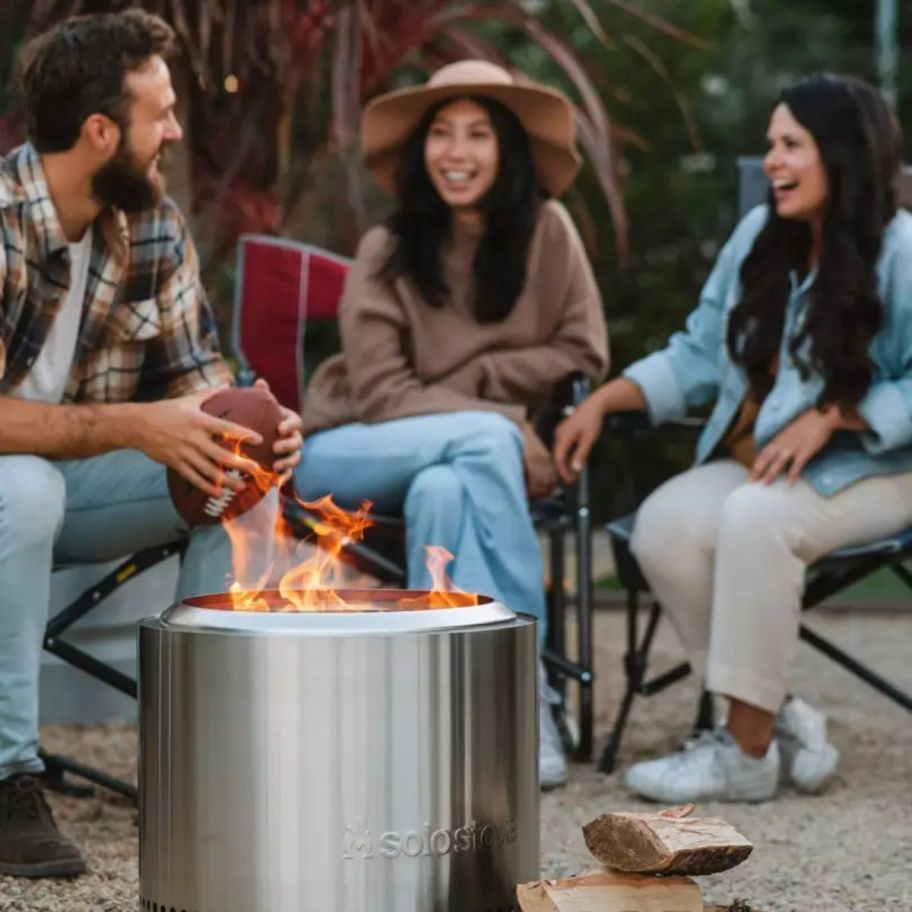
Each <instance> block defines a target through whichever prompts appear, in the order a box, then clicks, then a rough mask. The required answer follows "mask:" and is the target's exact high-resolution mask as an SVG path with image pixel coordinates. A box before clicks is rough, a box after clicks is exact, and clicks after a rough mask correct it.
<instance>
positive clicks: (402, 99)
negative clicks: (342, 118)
mask: <svg viewBox="0 0 912 912" xmlns="http://www.w3.org/2000/svg"><path fill="white" fill-rule="evenodd" d="M473 95H476V96H482V97H484V98H491V99H493V100H494V101H498V102H500V103H501V104H503V105H504V106H505V107H507V108H509V109H510V110H511V111H512V112H513V113H514V114H515V115H516V117H517V118H518V120H519V122H520V123H521V124H522V126H523V128H524V129H525V131H526V133H527V134H528V136H529V147H530V151H531V154H532V161H533V164H534V166H535V172H536V174H537V175H538V179H539V182H540V183H541V185H542V187H544V188H545V190H546V191H547V192H548V193H549V194H551V196H555V197H557V196H560V195H561V194H562V193H564V191H565V190H566V189H567V188H568V187H569V186H570V185H571V184H572V183H573V181H574V179H575V178H576V175H577V173H578V172H579V169H580V164H581V161H580V156H579V153H578V152H577V150H576V124H575V120H574V115H573V108H572V107H571V105H570V102H569V101H568V100H567V98H566V97H565V96H564V95H562V94H561V93H560V92H556V91H554V90H552V89H548V88H546V87H544V86H525V85H508V84H503V83H481V84H471V83H464V84H453V85H442V86H433V87H427V86H417V87H413V88H408V89H398V90H397V91H394V92H389V93H387V94H385V95H381V96H379V97H377V98H375V99H374V100H373V101H371V102H370V103H369V104H368V105H367V107H366V108H365V109H364V113H363V115H362V117H361V155H362V158H363V160H364V166H365V168H366V169H367V171H368V173H369V174H370V176H371V178H372V179H373V180H374V182H375V183H376V184H377V185H378V186H379V187H380V188H381V189H383V190H385V191H386V192H387V193H389V194H391V195H395V192H396V168H397V166H398V163H399V156H400V155H401V153H402V147H403V145H404V144H405V142H406V140H407V139H408V137H409V136H410V135H411V133H412V131H413V130H414V129H415V127H416V126H417V125H418V123H419V122H420V120H421V118H422V117H423V116H424V115H425V113H426V112H427V110H428V109H429V108H431V107H432V106H433V105H435V104H437V102H439V101H445V100H446V99H448V98H466V97H471V96H473Z"/></svg>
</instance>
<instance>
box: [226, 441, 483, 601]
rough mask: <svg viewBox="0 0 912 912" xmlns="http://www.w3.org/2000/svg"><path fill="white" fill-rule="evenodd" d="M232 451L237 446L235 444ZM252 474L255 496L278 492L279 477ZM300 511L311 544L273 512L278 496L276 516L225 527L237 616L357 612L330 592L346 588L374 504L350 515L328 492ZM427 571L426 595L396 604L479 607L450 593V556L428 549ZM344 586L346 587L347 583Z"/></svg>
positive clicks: (262, 471) (253, 516)
mask: <svg viewBox="0 0 912 912" xmlns="http://www.w3.org/2000/svg"><path fill="white" fill-rule="evenodd" d="M233 445H234V449H235V452H240V450H241V442H240V441H233ZM258 468H259V470H258V471H256V472H254V473H253V474H252V475H251V476H250V482H249V483H252V484H255V485H256V487H257V488H258V490H259V492H260V493H261V494H262V495H263V496H266V495H269V492H270V491H271V489H273V488H277V485H278V480H279V476H278V474H277V473H276V472H273V471H271V470H268V469H266V468H264V467H262V466H259V467H258ZM298 503H299V504H300V505H301V506H302V507H303V508H304V510H305V511H306V512H304V513H303V514H302V517H301V521H302V523H303V524H304V525H305V526H306V527H307V529H308V530H309V531H310V532H311V533H313V535H314V536H315V537H316V539H317V540H318V541H317V545H316V547H313V545H311V544H309V543H307V542H305V541H303V540H301V539H300V538H298V537H296V536H295V535H294V533H293V531H292V530H291V529H290V528H289V525H288V523H287V522H286V521H285V519H284V518H283V516H282V511H281V509H279V505H278V498H276V507H275V510H274V512H272V513H269V512H268V511H264V510H257V511H255V512H253V513H250V512H248V513H246V514H245V515H244V516H243V517H238V518H236V519H234V520H229V521H226V522H224V528H225V531H226V533H227V534H228V537H229V538H230V540H231V545H232V569H233V576H234V582H232V583H231V585H230V586H229V589H228V593H229V597H230V601H231V605H232V608H233V610H235V611H270V610H277V609H278V610H282V611H319V610H325V609H327V608H332V609H334V610H340V609H346V608H350V609H353V610H354V609H356V608H357V607H358V606H357V605H349V604H347V603H346V602H345V601H344V600H343V599H342V598H341V596H340V595H339V594H338V592H337V591H336V589H337V588H339V587H341V586H342V585H344V583H345V580H344V579H343V572H344V568H345V565H344V561H343V560H342V559H341V556H342V554H343V551H344V549H345V548H346V547H348V546H349V545H351V544H353V543H357V542H359V541H361V540H362V539H363V538H364V534H365V532H366V531H367V529H369V528H370V527H371V526H372V525H373V521H372V520H371V518H370V515H369V514H370V510H371V506H372V504H371V503H370V501H364V502H363V503H362V504H361V507H360V508H359V509H358V510H356V511H354V512H351V513H350V512H348V511H346V510H343V509H342V508H341V507H339V506H337V505H336V504H335V503H334V502H333V500H332V496H331V495H327V496H326V497H322V498H320V499H319V500H316V501H303V500H298ZM425 550H426V552H427V561H426V564H427V568H428V571H429V572H430V575H431V579H432V581H433V589H432V591H431V592H430V593H428V594H427V595H424V594H422V595H421V596H420V597H416V598H408V599H402V600H401V603H400V604H401V605H402V607H410V608H456V607H463V606H466V605H477V604H478V596H476V595H473V594H470V593H466V592H463V591H462V590H460V589H458V588H456V586H454V585H453V582H452V581H451V580H450V579H449V577H448V576H447V575H446V572H445V568H446V565H447V564H448V563H449V562H450V561H451V560H453V555H452V554H450V552H449V551H447V549H446V548H442V547H439V546H436V545H426V546H425ZM349 585H350V582H349ZM276 589H278V591H279V594H280V595H281V597H282V599H283V600H284V603H282V604H278V605H277V604H275V603H274V601H272V602H271V600H270V599H268V598H267V597H266V596H265V595H264V593H265V592H266V591H269V590H276Z"/></svg>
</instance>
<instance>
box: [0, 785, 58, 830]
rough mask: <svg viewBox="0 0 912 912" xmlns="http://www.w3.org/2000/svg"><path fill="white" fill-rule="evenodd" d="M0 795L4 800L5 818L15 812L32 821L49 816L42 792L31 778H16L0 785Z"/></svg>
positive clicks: (13, 814)
mask: <svg viewBox="0 0 912 912" xmlns="http://www.w3.org/2000/svg"><path fill="white" fill-rule="evenodd" d="M0 795H2V796H4V797H5V798H6V802H5V803H6V816H7V817H8V818H9V817H13V816H15V815H17V812H18V813H20V814H23V815H24V816H26V817H30V818H32V819H33V820H40V819H41V818H44V817H48V816H50V809H49V808H48V806H47V802H46V801H45V798H44V792H43V791H42V790H41V786H40V785H39V784H38V780H37V779H35V778H34V777H33V776H17V777H16V778H15V779H13V781H11V782H7V783H0Z"/></svg>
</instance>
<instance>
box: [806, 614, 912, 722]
mask: <svg viewBox="0 0 912 912" xmlns="http://www.w3.org/2000/svg"><path fill="white" fill-rule="evenodd" d="M798 635H799V636H800V637H801V639H802V640H804V641H805V642H806V643H808V644H809V645H811V646H813V647H814V649H816V650H818V652H822V653H823V654H824V655H825V656H827V657H828V658H830V659H832V660H833V661H834V662H836V663H837V664H838V665H841V666H842V667H843V668H845V669H846V671H848V672H850V673H851V674H853V675H855V676H856V677H857V678H861V680H862V681H864V682H865V683H866V684H870V685H871V687H873V688H874V689H875V690H876V691H878V692H879V693H882V694H883V695H884V696H885V697H889V698H890V699H891V700H893V702H894V703H898V704H899V705H900V706H902V707H903V708H904V709H908V710H909V711H910V712H912V695H910V694H907V693H905V692H904V691H902V690H900V689H899V688H898V687H895V686H894V685H893V684H891V683H890V682H889V681H888V680H886V678H883V677H881V676H880V675H879V674H877V673H876V672H875V671H872V670H871V669H870V668H868V666H867V665H863V664H862V663H861V662H859V661H858V660H857V659H853V658H852V657H851V656H850V655H848V654H847V653H845V652H843V651H842V650H841V649H840V648H839V647H838V646H834V645H833V644H832V643H831V642H830V641H829V640H825V639H824V638H823V637H822V636H820V634H818V633H814V631H813V630H809V629H808V628H807V627H805V626H804V624H802V625H801V626H800V627H799V628H798Z"/></svg>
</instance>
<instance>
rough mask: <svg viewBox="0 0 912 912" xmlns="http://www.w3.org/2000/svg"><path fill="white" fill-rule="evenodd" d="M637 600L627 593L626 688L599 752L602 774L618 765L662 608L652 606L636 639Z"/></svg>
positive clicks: (630, 591) (630, 593)
mask: <svg viewBox="0 0 912 912" xmlns="http://www.w3.org/2000/svg"><path fill="white" fill-rule="evenodd" d="M638 611H639V599H638V598H637V593H636V592H635V591H633V590H628V592H627V652H626V653H625V654H624V675H625V677H626V688H625V690H624V696H623V697H622V699H621V705H620V707H619V708H618V714H617V716H616V717H615V720H614V726H613V727H612V729H611V734H610V735H609V736H608V743H607V744H606V745H605V749H604V750H603V751H602V756H601V759H600V760H599V766H598V768H599V770H601V772H603V773H613V772H614V770H615V767H616V766H617V754H618V749H619V748H620V746H621V738H622V737H623V735H624V729H625V727H626V725H627V717H628V716H629V715H630V707H631V705H632V704H633V698H634V697H635V696H636V695H637V694H638V693H640V691H641V688H642V686H643V680H644V678H645V677H646V668H647V663H648V656H649V648H650V646H651V645H652V638H653V636H654V635H655V629H656V626H657V624H658V622H659V614H660V611H661V609H660V608H659V605H658V603H656V604H654V605H653V606H652V609H651V611H650V614H649V620H648V621H647V623H646V631H645V633H644V635H643V642H642V644H641V643H640V642H639V633H638V626H639V619H638Z"/></svg>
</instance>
